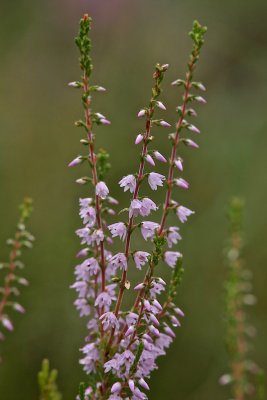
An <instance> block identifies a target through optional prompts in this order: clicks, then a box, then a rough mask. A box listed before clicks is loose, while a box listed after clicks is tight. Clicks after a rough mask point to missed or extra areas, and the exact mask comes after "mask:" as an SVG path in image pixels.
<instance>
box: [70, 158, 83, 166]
mask: <svg viewBox="0 0 267 400" xmlns="http://www.w3.org/2000/svg"><path fill="white" fill-rule="evenodd" d="M82 162H83V158H82V156H78V157H76V158H74V160H72V161H71V162H70V163H69V164H68V167H75V166H76V165H79V164H81V163H82Z"/></svg>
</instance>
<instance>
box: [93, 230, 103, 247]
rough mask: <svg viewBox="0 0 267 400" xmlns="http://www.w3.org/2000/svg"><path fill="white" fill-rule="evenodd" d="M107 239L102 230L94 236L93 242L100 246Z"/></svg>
mask: <svg viewBox="0 0 267 400" xmlns="http://www.w3.org/2000/svg"><path fill="white" fill-rule="evenodd" d="M104 239H105V236H104V233H103V231H102V229H96V230H95V231H94V232H93V234H92V241H93V242H96V244H100V242H103V240H104Z"/></svg>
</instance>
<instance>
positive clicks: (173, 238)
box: [167, 226, 182, 247]
mask: <svg viewBox="0 0 267 400" xmlns="http://www.w3.org/2000/svg"><path fill="white" fill-rule="evenodd" d="M178 231H179V228H178V227H177V226H171V227H170V228H169V229H168V231H167V243H168V246H169V247H172V245H173V244H177V243H178V240H181V239H182V237H181V235H180V233H178Z"/></svg>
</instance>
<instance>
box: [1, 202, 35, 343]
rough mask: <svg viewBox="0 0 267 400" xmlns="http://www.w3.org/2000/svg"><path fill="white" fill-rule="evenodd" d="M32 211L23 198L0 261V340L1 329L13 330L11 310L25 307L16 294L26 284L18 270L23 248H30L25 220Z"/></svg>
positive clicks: (2, 338) (21, 263) (17, 310)
mask: <svg viewBox="0 0 267 400" xmlns="http://www.w3.org/2000/svg"><path fill="white" fill-rule="evenodd" d="M31 212H32V200H31V199H30V198H25V199H24V201H23V203H22V204H21V205H20V216H19V221H18V224H17V229H16V232H15V235H14V237H13V238H10V239H8V240H7V244H8V246H10V247H11V250H10V253H9V258H8V260H7V261H6V262H3V263H0V273H1V275H0V277H1V282H2V283H1V286H0V326H1V330H0V340H4V339H5V336H4V333H3V331H2V328H4V329H5V330H7V331H13V329H14V325H13V322H12V319H13V317H12V318H11V315H12V310H14V311H16V312H19V313H24V312H25V309H24V308H23V306H22V305H21V304H20V303H18V301H17V299H16V298H17V296H19V294H20V289H19V287H20V286H27V285H28V281H27V279H25V278H23V277H22V276H21V275H20V272H19V271H20V270H21V269H23V268H24V264H23V262H22V261H21V255H22V251H23V249H24V248H31V247H32V243H33V241H34V237H33V236H32V235H31V233H30V232H28V231H27V229H26V222H27V220H28V218H29V217H30V215H31Z"/></svg>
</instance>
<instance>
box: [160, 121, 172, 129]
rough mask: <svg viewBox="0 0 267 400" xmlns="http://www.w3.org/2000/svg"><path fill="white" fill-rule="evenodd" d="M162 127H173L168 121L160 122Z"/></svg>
mask: <svg viewBox="0 0 267 400" xmlns="http://www.w3.org/2000/svg"><path fill="white" fill-rule="evenodd" d="M159 124H160V125H161V126H163V128H170V127H171V125H170V124H169V123H168V122H166V121H160V123H159Z"/></svg>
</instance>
